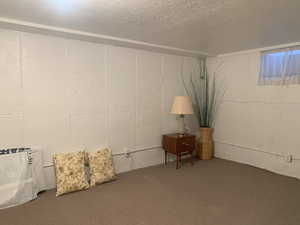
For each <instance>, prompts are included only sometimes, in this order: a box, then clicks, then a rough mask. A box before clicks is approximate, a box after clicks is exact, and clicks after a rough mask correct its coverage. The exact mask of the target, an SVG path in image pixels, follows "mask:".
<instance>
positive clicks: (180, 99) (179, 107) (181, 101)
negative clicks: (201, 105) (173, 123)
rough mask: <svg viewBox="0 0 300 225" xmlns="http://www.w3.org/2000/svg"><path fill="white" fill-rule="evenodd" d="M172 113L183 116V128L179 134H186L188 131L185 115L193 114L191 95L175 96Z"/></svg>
mask: <svg viewBox="0 0 300 225" xmlns="http://www.w3.org/2000/svg"><path fill="white" fill-rule="evenodd" d="M171 113H172V114H177V115H179V116H180V118H181V128H180V129H179V132H178V133H179V134H181V135H184V134H185V131H186V127H185V122H184V115H188V114H193V107H192V102H191V99H190V97H188V96H175V98H174V102H173V106H172V109H171Z"/></svg>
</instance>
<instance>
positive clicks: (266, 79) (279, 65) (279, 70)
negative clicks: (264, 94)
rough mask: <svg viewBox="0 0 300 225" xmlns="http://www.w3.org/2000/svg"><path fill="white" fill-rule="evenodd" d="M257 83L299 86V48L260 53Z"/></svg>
mask: <svg viewBox="0 0 300 225" xmlns="http://www.w3.org/2000/svg"><path fill="white" fill-rule="evenodd" d="M258 83H259V84H261V85H270V84H271V85H286V84H300V46H295V47H289V48H283V49H276V50H271V51H264V52H262V55H261V66H260V75H259V81H258Z"/></svg>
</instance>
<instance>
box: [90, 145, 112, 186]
mask: <svg viewBox="0 0 300 225" xmlns="http://www.w3.org/2000/svg"><path fill="white" fill-rule="evenodd" d="M89 165H90V184H91V186H95V185H96V184H101V183H104V182H108V181H110V180H113V179H115V177H116V175H115V169H114V167H113V161H112V153H111V150H110V149H107V148H105V149H101V150H99V151H97V152H92V153H89Z"/></svg>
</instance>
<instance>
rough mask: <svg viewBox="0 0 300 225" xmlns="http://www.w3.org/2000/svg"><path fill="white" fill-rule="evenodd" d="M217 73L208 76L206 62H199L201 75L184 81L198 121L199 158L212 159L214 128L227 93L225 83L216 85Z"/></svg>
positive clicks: (193, 75)
mask: <svg viewBox="0 0 300 225" xmlns="http://www.w3.org/2000/svg"><path fill="white" fill-rule="evenodd" d="M215 75H216V73H214V74H213V76H209V75H208V71H207V67H206V60H205V59H201V60H199V74H197V75H195V74H193V73H192V74H191V76H190V79H189V81H185V80H184V79H183V84H184V88H185V90H186V92H187V94H188V95H189V96H190V98H191V100H192V105H193V109H194V114H195V116H196V118H197V120H198V124H199V128H200V129H199V131H200V138H199V141H198V147H199V157H200V158H202V159H210V158H211V157H212V152H213V141H212V128H213V126H214V122H215V118H216V114H217V111H218V108H219V105H220V103H221V97H222V96H223V95H224V93H225V91H224V90H225V89H224V88H223V85H222V84H223V83H224V82H222V83H221V85H218V87H217V85H216V76H215Z"/></svg>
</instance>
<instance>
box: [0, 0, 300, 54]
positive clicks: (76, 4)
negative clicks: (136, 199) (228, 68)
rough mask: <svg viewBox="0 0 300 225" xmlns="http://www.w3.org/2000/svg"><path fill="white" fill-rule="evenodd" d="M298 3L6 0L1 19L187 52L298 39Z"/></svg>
mask: <svg viewBox="0 0 300 225" xmlns="http://www.w3.org/2000/svg"><path fill="white" fill-rule="evenodd" d="M299 9H300V1H299V0H289V1H284V0H265V1H261V0H226V1H225V0H126V1H121V0H109V1H108V0H84V1H83V0H75V1H70V0H60V1H58V0H47V1H36V0H27V1H26V3H25V1H24V3H22V2H20V1H17V0H2V1H1V2H0V16H1V17H8V18H13V19H18V20H25V21H28V22H35V23H41V24H45V25H52V26H58V27H64V28H72V29H77V30H80V31H88V32H93V33H98V34H105V35H111V36H115V37H121V38H128V39H132V40H138V41H145V42H150V43H154V44H161V45H169V46H173V47H178V48H184V49H189V50H198V51H206V52H209V53H211V54H213V53H225V52H231V51H237V50H244V49H249V48H258V47H264V46H267V45H276V44H283V43H287V42H294V41H299V37H300V30H299V29H298V30H297V29H295V27H299V25H300V20H298V12H299Z"/></svg>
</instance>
